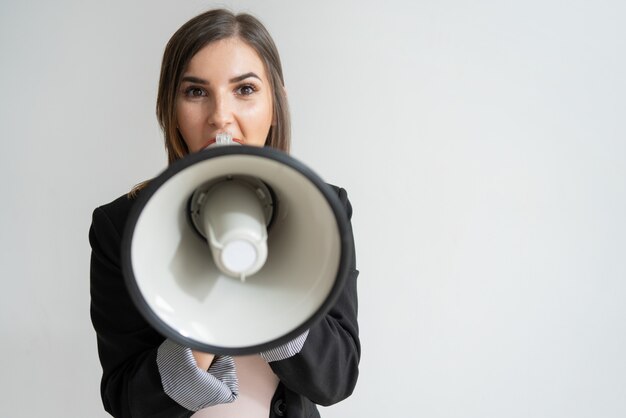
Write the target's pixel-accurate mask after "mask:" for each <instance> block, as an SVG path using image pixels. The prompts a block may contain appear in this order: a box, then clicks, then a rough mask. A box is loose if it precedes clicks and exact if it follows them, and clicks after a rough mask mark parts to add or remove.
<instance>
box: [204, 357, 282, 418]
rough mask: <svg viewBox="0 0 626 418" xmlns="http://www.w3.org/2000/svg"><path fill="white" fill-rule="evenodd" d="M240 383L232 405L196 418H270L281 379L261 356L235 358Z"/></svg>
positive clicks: (212, 408) (213, 409) (219, 407)
mask: <svg viewBox="0 0 626 418" xmlns="http://www.w3.org/2000/svg"><path fill="white" fill-rule="evenodd" d="M233 359H234V360H235V370H236V371H237V380H238V381H239V397H238V398H237V400H235V402H233V403H227V404H221V405H215V406H211V407H208V408H205V409H202V410H200V411H198V412H196V413H195V414H194V415H193V418H216V417H219V418H241V417H246V418H257V417H258V418H267V417H268V416H269V414H270V407H271V403H272V397H273V396H274V392H276V387H277V386H278V377H277V376H276V375H275V374H274V372H273V371H272V369H271V368H270V366H269V364H267V362H266V361H265V360H263V358H262V357H261V356H260V355H252V356H242V357H233Z"/></svg>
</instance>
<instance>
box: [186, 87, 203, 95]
mask: <svg viewBox="0 0 626 418" xmlns="http://www.w3.org/2000/svg"><path fill="white" fill-rule="evenodd" d="M206 95H207V92H206V90H204V89H203V88H200V87H194V86H191V87H187V88H186V89H185V96H187V97H191V98H195V97H205V96H206Z"/></svg>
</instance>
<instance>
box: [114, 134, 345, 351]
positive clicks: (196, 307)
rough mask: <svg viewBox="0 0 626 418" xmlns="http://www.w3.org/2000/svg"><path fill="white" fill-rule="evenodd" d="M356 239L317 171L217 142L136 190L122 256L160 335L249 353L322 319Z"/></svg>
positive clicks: (278, 155) (274, 154) (271, 152)
mask: <svg viewBox="0 0 626 418" xmlns="http://www.w3.org/2000/svg"><path fill="white" fill-rule="evenodd" d="M218 145H219V144H218ZM353 248H354V247H353V242H352V233H351V231H350V223H349V220H348V217H347V214H346V210H345V207H344V206H343V204H342V203H341V202H340V201H339V199H338V196H337V193H336V191H335V190H333V188H332V187H330V186H329V185H327V184H326V183H324V182H323V181H322V180H321V178H320V177H318V176H317V175H316V174H315V173H314V172H313V171H312V170H311V169H309V168H308V167H306V166H305V165H304V164H302V163H301V162H299V161H297V160H296V159H294V158H292V157H290V156H289V155H287V154H285V153H283V152H281V151H278V150H275V149H272V148H258V147H249V146H216V147H210V148H208V149H206V150H203V151H200V152H197V153H194V154H191V155H188V156H186V157H185V158H183V159H181V160H178V161H176V162H174V163H172V164H171V165H170V166H169V167H168V168H167V169H166V170H165V171H164V172H163V173H162V174H160V175H159V176H158V177H156V178H155V179H153V180H152V181H151V182H150V183H149V185H148V186H147V187H146V188H145V189H144V190H142V191H141V192H140V194H139V195H138V197H137V201H136V202H135V205H134V206H133V209H132V211H131V214H130V217H129V220H128V223H127V225H126V230H125V233H124V238H123V242H122V265H123V269H124V275H125V279H126V284H127V287H128V289H129V291H130V294H131V296H132V299H133V301H134V303H135V305H136V306H137V307H138V309H139V310H140V312H141V313H142V314H143V316H144V317H145V318H146V319H147V320H148V322H149V323H150V324H151V325H152V326H153V327H154V328H155V329H157V330H158V331H159V332H161V333H162V334H163V335H165V336H167V337H168V338H171V339H173V340H174V341H176V342H178V343H180V344H182V345H185V346H187V347H191V348H194V349H197V350H201V351H205V352H210V353H215V354H230V355H245V354H253V353H259V352H262V351H266V350H269V349H271V348H274V347H277V346H279V345H281V344H284V343H286V342H288V341H290V340H291V339H293V338H295V337H297V336H298V335H300V334H302V333H303V332H304V331H305V330H307V329H309V328H310V327H311V326H312V325H313V324H314V322H315V321H317V320H318V319H320V318H321V317H322V316H323V315H324V314H325V313H326V312H327V311H328V309H330V307H331V306H332V304H333V303H334V301H335V300H336V298H337V296H338V294H339V292H340V291H341V289H342V287H343V284H344V282H345V280H346V278H347V276H348V274H349V269H350V263H351V261H352V259H353V257H354V253H353V251H354V250H353Z"/></svg>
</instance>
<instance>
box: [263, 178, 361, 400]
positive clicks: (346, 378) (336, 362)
mask: <svg viewBox="0 0 626 418" xmlns="http://www.w3.org/2000/svg"><path fill="white" fill-rule="evenodd" d="M337 193H338V196H339V199H340V200H341V202H342V203H343V205H344V207H345V209H346V213H347V215H348V219H350V218H351V216H352V206H351V205H350V201H349V200H348V197H347V193H346V191H345V190H344V189H339V188H337ZM351 233H352V232H351ZM353 254H354V251H353ZM357 276H358V270H357V269H356V261H355V259H353V260H351V264H350V275H349V277H348V280H347V282H346V284H345V286H344V288H343V290H342V292H341V294H340V296H339V298H338V300H337V302H336V303H335V305H334V306H333V307H332V308H331V309H330V310H329V312H328V314H326V316H325V317H324V318H322V319H321V320H320V321H318V322H317V323H316V324H315V325H313V326H312V327H311V328H310V329H309V334H308V336H307V338H306V341H305V343H304V345H303V347H302V350H300V352H299V353H298V354H296V355H294V356H292V357H289V358H287V359H285V360H280V361H275V362H271V363H269V364H270V366H271V368H272V370H273V371H274V373H276V375H278V377H279V378H280V380H281V382H282V383H283V384H284V385H285V386H286V387H287V388H288V389H290V390H291V391H293V392H296V393H299V394H301V395H303V396H305V397H307V398H308V399H310V400H311V401H313V402H314V403H316V404H318V405H322V406H328V405H332V404H334V403H337V402H339V401H341V400H343V399H345V398H347V397H348V396H350V394H352V392H353V390H354V387H355V386H356V382H357V379H358V375H359V361H360V357H361V346H360V341H359V329H358V323H357V311H358V301H357Z"/></svg>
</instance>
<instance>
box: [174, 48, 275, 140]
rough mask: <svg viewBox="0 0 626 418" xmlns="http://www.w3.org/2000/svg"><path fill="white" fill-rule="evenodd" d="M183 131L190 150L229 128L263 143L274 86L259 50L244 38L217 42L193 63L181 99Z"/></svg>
mask: <svg viewBox="0 0 626 418" xmlns="http://www.w3.org/2000/svg"><path fill="white" fill-rule="evenodd" d="M176 117H177V120H178V130H179V131H180V133H181V134H182V136H183V139H184V140H185V143H186V144H187V148H189V152H196V151H199V150H201V149H203V148H205V147H206V146H207V145H208V144H209V143H210V142H211V141H212V140H214V139H215V137H216V135H217V134H219V133H223V132H228V133H230V134H231V135H232V137H233V139H235V140H238V141H239V142H241V143H243V144H245V145H253V146H259V147H261V146H263V145H264V144H265V139H266V138H267V134H268V132H269V130H270V127H271V125H272V120H273V103H272V91H271V87H270V83H269V80H268V78H267V74H266V72H265V66H264V65H263V62H262V61H261V58H260V57H259V56H258V54H257V53H256V51H255V50H254V49H252V48H251V47H250V46H248V45H247V44H246V43H244V42H243V41H241V40H240V39H238V38H229V39H224V40H220V41H216V42H212V43H210V44H208V45H207V46H205V47H204V48H202V49H201V50H200V51H198V53H197V54H196V55H194V56H193V58H192V59H191V61H190V62H189V66H188V67H187V69H186V71H185V73H184V74H183V78H182V82H181V84H180V88H179V90H178V92H177V98H176Z"/></svg>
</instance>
